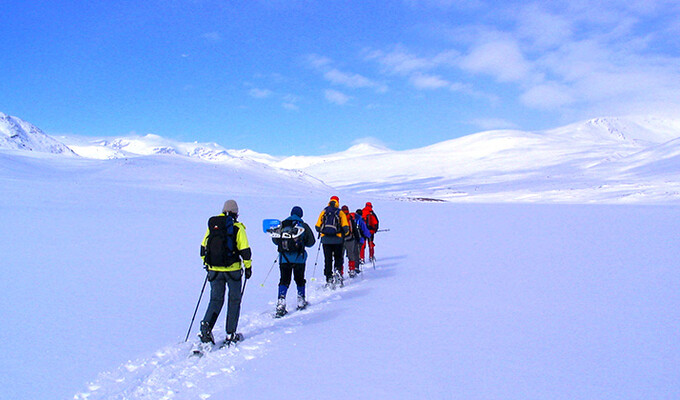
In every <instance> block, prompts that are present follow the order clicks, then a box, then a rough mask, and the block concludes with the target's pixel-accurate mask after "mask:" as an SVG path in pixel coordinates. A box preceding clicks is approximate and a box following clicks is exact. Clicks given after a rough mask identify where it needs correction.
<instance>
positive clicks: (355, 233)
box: [345, 213, 361, 241]
mask: <svg viewBox="0 0 680 400" xmlns="http://www.w3.org/2000/svg"><path fill="white" fill-rule="evenodd" d="M347 222H348V225H349V232H348V233H347V237H345V240H352V239H354V240H356V241H359V240H361V233H360V232H359V226H358V225H357V220H356V214H354V213H350V214H349V216H348V217H347Z"/></svg>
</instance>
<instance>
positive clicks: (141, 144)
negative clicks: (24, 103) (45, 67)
mask: <svg viewBox="0 0 680 400" xmlns="http://www.w3.org/2000/svg"><path fill="white" fill-rule="evenodd" d="M60 139H61V140H62V141H63V142H64V143H66V144H67V145H68V146H69V147H70V148H71V149H73V150H74V151H75V152H76V153H78V154H79V155H81V156H83V157H87V158H96V159H113V158H125V157H135V156H140V155H142V156H148V155H155V154H158V155H163V154H171V155H180V156H185V157H192V158H198V159H201V160H206V161H215V162H221V161H227V160H231V159H234V158H239V159H249V160H254V161H258V162H266V163H270V164H271V163H274V162H275V161H277V160H278V159H277V158H275V157H272V156H269V155H267V154H260V153H256V152H254V151H252V150H228V149H225V148H224V147H222V146H220V145H218V144H217V143H198V142H193V143H184V142H179V141H176V140H170V139H166V138H163V137H161V136H158V135H153V134H147V135H144V136H128V137H120V138H106V139H92V138H82V137H72V136H64V137H61V138H60Z"/></svg>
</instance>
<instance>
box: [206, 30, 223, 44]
mask: <svg viewBox="0 0 680 400" xmlns="http://www.w3.org/2000/svg"><path fill="white" fill-rule="evenodd" d="M203 38H204V39H207V40H209V41H211V42H219V41H221V40H222V35H221V34H220V33H219V32H208V33H205V34H203Z"/></svg>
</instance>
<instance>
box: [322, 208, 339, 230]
mask: <svg viewBox="0 0 680 400" xmlns="http://www.w3.org/2000/svg"><path fill="white" fill-rule="evenodd" d="M340 232H342V228H341V227H340V209H339V208H335V207H331V206H328V207H326V209H325V211H324V213H323V217H322V218H321V233H323V234H324V235H328V236H334V235H337V234H338V233H340Z"/></svg>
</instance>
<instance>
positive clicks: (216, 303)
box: [203, 270, 243, 333]
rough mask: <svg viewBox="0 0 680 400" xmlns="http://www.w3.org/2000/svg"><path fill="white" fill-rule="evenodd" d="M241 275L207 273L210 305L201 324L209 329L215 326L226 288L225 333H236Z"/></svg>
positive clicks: (240, 273) (237, 272) (234, 272)
mask: <svg viewBox="0 0 680 400" xmlns="http://www.w3.org/2000/svg"><path fill="white" fill-rule="evenodd" d="M241 275H243V272H242V270H239V271H230V272H217V271H209V272H208V281H209V282H210V303H209V304H208V309H207V310H206V311H205V317H203V322H207V323H208V325H209V326H210V329H211V330H212V328H213V327H214V326H215V322H217V317H219V316H220V311H222V307H223V306H224V295H225V292H226V289H227V287H228V288H229V298H228V302H227V333H234V332H236V328H237V327H238V318H239V315H240V314H241Z"/></svg>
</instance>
